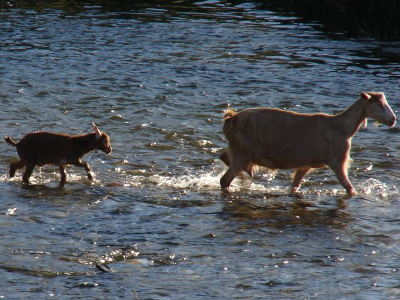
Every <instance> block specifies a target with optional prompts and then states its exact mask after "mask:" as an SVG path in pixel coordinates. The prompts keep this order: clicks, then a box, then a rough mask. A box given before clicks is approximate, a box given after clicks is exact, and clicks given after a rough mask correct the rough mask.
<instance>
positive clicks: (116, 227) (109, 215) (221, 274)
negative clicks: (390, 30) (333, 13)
mask: <svg viewBox="0 0 400 300" xmlns="http://www.w3.org/2000/svg"><path fill="white" fill-rule="evenodd" d="M0 31H1V35H0V44H1V49H0V54H1V55H0V75H1V76H0V78H1V79H0V99H1V101H0V128H1V129H2V132H3V135H6V134H7V135H10V136H11V137H12V138H14V139H15V140H19V139H20V138H22V137H23V135H24V134H26V133H28V132H31V131H39V130H46V131H53V132H67V133H76V134H78V133H87V132H91V130H92V128H91V122H96V124H98V126H99V128H100V130H103V131H104V132H106V133H108V134H109V135H110V137H111V142H112V146H113V149H114V151H113V152H112V154H111V155H109V156H107V155H105V154H104V153H97V154H96V153H90V154H88V155H87V156H85V159H86V160H87V161H88V162H89V163H90V164H91V166H92V168H93V171H94V173H95V174H96V180H95V181H94V182H89V181H88V179H87V178H86V176H85V172H84V170H83V169H79V168H75V167H70V168H68V169H67V173H68V179H67V180H68V183H67V184H66V185H65V186H64V187H62V188H61V187H59V186H58V181H59V179H60V178H59V174H58V168H57V167H52V166H47V167H43V168H40V169H37V170H36V171H35V173H34V174H33V176H32V178H31V181H32V184H31V185H30V186H23V185H22V184H21V173H18V174H17V176H16V177H15V178H13V179H9V178H8V175H7V174H8V165H9V163H10V162H12V161H14V160H15V159H16V156H17V155H16V152H15V149H13V148H12V147H10V146H9V145H7V144H6V143H5V142H2V143H1V145H2V152H1V154H0V226H1V231H0V235H1V240H2V243H1V245H0V269H1V270H0V273H1V278H2V280H1V282H0V296H1V297H3V298H4V299H332V295H335V296H334V298H335V299H363V300H365V299H398V298H399V296H400V290H399V287H400V285H399V272H400V271H399V268H400V260H399V257H400V247H399V246H398V244H399V243H398V241H399V240H398V239H400V219H399V217H398V211H399V210H400V202H399V189H398V184H399V180H398V178H399V171H398V162H399V159H400V157H399V146H398V144H399V137H398V136H399V135H398V133H399V130H398V125H397V126H396V127H395V128H392V129H389V128H387V127H385V126H383V125H382V126H380V127H377V128H376V127H373V126H372V122H370V124H369V126H368V127H367V128H366V129H363V130H360V132H359V133H357V135H356V136H355V138H354V139H353V147H352V158H353V162H352V165H351V168H350V170H349V177H350V180H351V181H352V183H353V184H354V185H355V187H356V189H357V190H358V192H359V195H358V196H355V197H352V198H350V199H349V198H347V197H346V195H345V192H344V189H343V188H342V187H341V186H340V185H339V184H338V183H337V180H336V177H335V176H334V174H333V172H331V171H330V170H317V171H315V172H314V173H312V174H310V175H309V176H307V177H306V178H305V179H306V180H305V182H304V184H303V187H302V189H301V193H300V195H299V196H298V197H290V196H289V195H288V187H289V185H290V175H291V174H290V172H287V171H282V172H277V173H276V174H268V173H267V174H259V175H257V176H256V177H255V178H254V179H247V180H246V181H245V182H242V181H241V180H240V179H237V180H235V181H234V183H233V186H232V189H231V191H232V192H231V193H230V194H229V195H227V196H224V195H221V193H220V190H219V178H220V177H221V176H222V174H223V173H224V171H225V170H226V169H225V166H224V165H223V164H222V163H221V162H220V161H219V160H218V153H219V152H220V151H221V150H222V149H223V148H225V147H226V140H225V139H224V136H223V134H222V130H221V127H222V111H223V109H224V108H225V107H226V105H227V103H229V104H230V105H231V106H232V107H233V108H235V109H244V108H249V107H256V106H271V107H277V108H283V109H292V110H295V111H298V112H320V111H323V112H327V113H337V112H340V111H341V110H343V109H345V108H347V107H348V106H349V105H351V104H352V103H353V102H354V101H356V100H357V98H358V95H359V92H360V91H370V90H373V91H384V92H385V94H386V96H387V99H388V101H389V103H390V104H391V106H392V108H393V110H395V111H398V110H399V109H400V104H399V101H398V98H399V94H400V89H399V83H400V68H399V63H400V61H399V57H400V56H399V50H398V49H399V46H400V45H399V44H395V43H384V42H377V41H374V40H360V39H352V40H347V39H332V38H329V37H328V36H326V34H325V33H324V32H322V31H320V26H318V24H305V23H302V22H301V21H300V20H298V19H296V18H295V17H294V16H280V15H278V14H276V13H273V12H270V11H267V10H258V9H257V8H256V7H255V6H254V5H253V4H248V3H244V4H239V5H230V4H227V3H225V2H219V1H209V2H200V3H197V4H193V5H187V6H186V7H185V8H176V7H170V6H168V5H166V6H157V7H156V6H154V7H147V6H145V5H143V6H139V7H138V8H137V9H133V10H129V11H124V12H116V11H105V10H104V9H102V8H101V7H99V6H87V7H85V8H84V9H83V10H82V11H79V12H76V13H69V12H66V11H64V10H60V9H56V8H54V9H44V10H40V11H35V10H31V9H8V10H4V11H2V14H1V22H0ZM96 265H97V268H96ZM106 266H108V267H109V268H110V269H108V268H107V267H106ZM104 271H106V272H104Z"/></svg>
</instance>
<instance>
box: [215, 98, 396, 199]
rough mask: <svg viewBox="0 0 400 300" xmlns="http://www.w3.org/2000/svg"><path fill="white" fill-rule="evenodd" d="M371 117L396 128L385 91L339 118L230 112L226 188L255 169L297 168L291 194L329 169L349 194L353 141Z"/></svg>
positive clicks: (351, 192) (274, 111)
mask: <svg viewBox="0 0 400 300" xmlns="http://www.w3.org/2000/svg"><path fill="white" fill-rule="evenodd" d="M367 118H372V119H375V120H376V121H377V122H379V123H382V124H385V125H387V126H390V127H393V126H394V125H395V123H396V116H395V114H394V113H393V111H392V109H391V108H390V106H389V104H388V103H387V101H386V97H385V95H384V93H382V92H368V93H361V97H360V99H358V100H357V101H356V102H355V103H354V104H353V105H352V106H350V107H349V108H348V109H346V110H345V111H343V112H341V113H339V114H337V115H327V114H323V113H317V114H301V113H296V112H292V111H286V110H280V109H273V108H252V109H245V110H243V111H240V112H238V113H236V112H235V111H233V110H232V109H228V110H226V111H225V115H224V125H223V132H224V134H225V135H226V138H227V139H228V142H229V146H228V150H227V151H225V152H223V153H222V155H221V156H220V158H221V160H222V161H223V162H224V163H226V164H227V165H228V166H229V169H228V171H226V173H225V174H224V175H223V176H222V177H221V180H220V183H221V188H222V189H223V190H227V189H228V188H229V186H230V184H231V182H232V180H233V179H234V178H235V177H236V176H237V175H238V174H239V173H240V172H241V171H246V172H247V173H248V174H249V175H250V176H252V175H253V166H261V167H266V168H268V169H294V170H296V171H295V175H294V179H293V182H292V186H291V193H295V192H297V190H298V189H299V187H300V182H301V180H302V178H303V177H304V175H305V174H307V172H308V171H309V170H310V169H312V168H321V167H326V166H328V167H329V168H330V169H332V170H333V171H334V172H335V174H336V176H337V178H338V180H339V182H340V183H341V184H342V186H343V187H344V188H345V189H346V191H347V194H349V195H354V194H355V190H354V188H353V186H352V184H351V183H350V181H349V179H348V177H347V169H348V165H349V159H350V147H351V139H352V137H353V136H354V135H355V133H356V132H357V130H358V129H359V127H360V125H361V123H363V122H365V126H366V122H367Z"/></svg>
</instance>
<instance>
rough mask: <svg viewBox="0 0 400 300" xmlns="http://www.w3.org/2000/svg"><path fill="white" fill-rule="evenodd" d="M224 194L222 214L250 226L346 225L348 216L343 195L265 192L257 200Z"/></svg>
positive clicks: (280, 227)
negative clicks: (261, 197) (327, 195)
mask: <svg viewBox="0 0 400 300" xmlns="http://www.w3.org/2000/svg"><path fill="white" fill-rule="evenodd" d="M223 198H224V201H225V202H224V205H223V211H222V213H221V217H222V218H224V219H228V220H232V221H235V222H247V223H248V225H249V226H251V227H272V228H276V229H285V228H291V227H311V228H312V227H320V226H334V227H345V226H346V223H348V222H349V221H350V220H351V216H350V214H349V213H348V212H346V201H347V200H348V199H346V198H342V197H336V200H334V198H333V197H329V198H327V199H322V197H319V198H314V197H313V196H306V195H303V196H285V195H282V196H279V195H267V196H266V197H264V198H263V199H262V200H259V199H252V198H251V197H242V196H240V197H237V196H233V195H228V196H224V197H223ZM324 200H326V201H327V202H324ZM334 201H336V203H334ZM333 203H334V204H333Z"/></svg>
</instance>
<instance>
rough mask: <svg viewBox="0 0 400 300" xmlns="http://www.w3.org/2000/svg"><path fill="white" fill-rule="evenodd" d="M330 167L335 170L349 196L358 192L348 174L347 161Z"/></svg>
mask: <svg viewBox="0 0 400 300" xmlns="http://www.w3.org/2000/svg"><path fill="white" fill-rule="evenodd" d="M329 167H330V168H331V169H332V170H333V172H335V174H336V176H337V179H338V180H339V182H340V184H341V185H342V186H343V187H344V188H345V189H346V192H347V194H348V195H349V196H354V195H355V194H356V191H355V189H354V187H353V185H352V184H351V182H350V180H349V177H348V176H347V168H346V163H342V164H340V165H333V166H329Z"/></svg>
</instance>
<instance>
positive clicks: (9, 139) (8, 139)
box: [4, 135, 17, 147]
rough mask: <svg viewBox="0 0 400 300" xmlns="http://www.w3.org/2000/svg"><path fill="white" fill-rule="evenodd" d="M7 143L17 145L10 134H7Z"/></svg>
mask: <svg viewBox="0 0 400 300" xmlns="http://www.w3.org/2000/svg"><path fill="white" fill-rule="evenodd" d="M4 139H5V140H6V142H7V143H9V144H10V145H11V146H14V147H17V143H16V142H14V141H13V140H12V139H11V138H10V137H9V136H8V135H6V136H5V138H4Z"/></svg>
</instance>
